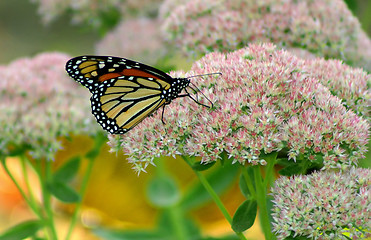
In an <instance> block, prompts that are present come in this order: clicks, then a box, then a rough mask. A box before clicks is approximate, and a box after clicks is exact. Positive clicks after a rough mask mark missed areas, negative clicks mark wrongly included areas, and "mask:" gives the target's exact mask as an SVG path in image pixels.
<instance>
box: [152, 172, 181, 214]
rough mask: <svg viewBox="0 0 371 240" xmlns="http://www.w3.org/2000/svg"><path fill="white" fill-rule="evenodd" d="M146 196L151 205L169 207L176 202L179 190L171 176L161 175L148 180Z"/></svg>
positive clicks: (178, 197)
mask: <svg viewBox="0 0 371 240" xmlns="http://www.w3.org/2000/svg"><path fill="white" fill-rule="evenodd" d="M147 196H148V198H149V200H150V201H151V203H152V204H153V205H155V206H157V207H169V206H172V205H174V204H176V203H178V201H179V199H180V192H179V190H178V187H177V185H176V184H175V181H174V180H173V179H172V178H171V177H167V176H161V177H156V178H154V179H152V180H151V181H150V182H149V184H148V188H147Z"/></svg>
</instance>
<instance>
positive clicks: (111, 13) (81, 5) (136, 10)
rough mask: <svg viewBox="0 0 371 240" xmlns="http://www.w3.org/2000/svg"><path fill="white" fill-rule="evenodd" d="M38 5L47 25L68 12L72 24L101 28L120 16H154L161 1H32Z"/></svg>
mask: <svg viewBox="0 0 371 240" xmlns="http://www.w3.org/2000/svg"><path fill="white" fill-rule="evenodd" d="M30 1H31V2H34V3H36V4H37V5H38V12H39V14H40V15H41V18H42V20H43V22H44V23H45V24H48V23H50V22H52V21H53V20H55V19H56V18H58V17H60V16H61V15H62V14H64V13H66V12H68V13H69V14H71V17H72V22H73V23H75V24H76V23H77V24H81V23H86V24H88V25H90V26H92V27H95V28H99V27H102V26H104V25H106V24H108V25H110V24H112V23H113V22H112V20H113V19H114V18H116V17H119V16H120V15H123V16H125V17H128V16H129V17H132V16H138V15H139V16H153V15H155V14H156V12H157V9H158V7H159V4H160V2H161V0H104V1H102V0H88V1H87V0H73V1H72V0H67V1H66V0H30Z"/></svg>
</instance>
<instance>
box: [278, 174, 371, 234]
mask: <svg viewBox="0 0 371 240" xmlns="http://www.w3.org/2000/svg"><path fill="white" fill-rule="evenodd" d="M370 186H371V170H370V169H360V168H358V169H357V168H351V169H350V170H348V171H344V172H333V171H322V172H315V173H313V174H311V175H302V176H294V177H290V178H287V177H281V178H279V179H278V180H276V182H275V186H274V188H273V189H272V194H273V197H274V200H273V202H274V207H273V209H272V211H273V220H274V222H273V228H274V232H276V234H277V235H278V239H285V238H287V237H289V236H291V237H295V236H305V237H308V238H311V239H344V240H346V239H366V238H367V237H371V234H370V232H371V222H370V219H371V212H370V208H371V187H370Z"/></svg>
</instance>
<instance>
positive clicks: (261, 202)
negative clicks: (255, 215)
mask: <svg viewBox="0 0 371 240" xmlns="http://www.w3.org/2000/svg"><path fill="white" fill-rule="evenodd" d="M253 171H254V179H255V185H256V197H257V199H256V200H257V202H258V206H259V212H260V214H259V216H260V223H261V226H262V230H263V233H264V236H265V239H266V240H270V239H272V238H273V235H272V230H271V225H270V221H269V215H268V214H269V213H268V209H267V188H266V187H265V186H264V184H263V178H262V175H261V172H260V166H254V167H253Z"/></svg>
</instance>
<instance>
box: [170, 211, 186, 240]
mask: <svg viewBox="0 0 371 240" xmlns="http://www.w3.org/2000/svg"><path fill="white" fill-rule="evenodd" d="M168 210H169V213H170V218H171V220H172V222H173V226H174V232H175V236H176V239H179V240H187V239H189V237H188V236H187V235H188V234H187V232H186V230H185V228H184V226H185V223H184V219H183V217H182V214H181V209H180V208H179V205H174V206H171V207H169V208H168Z"/></svg>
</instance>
